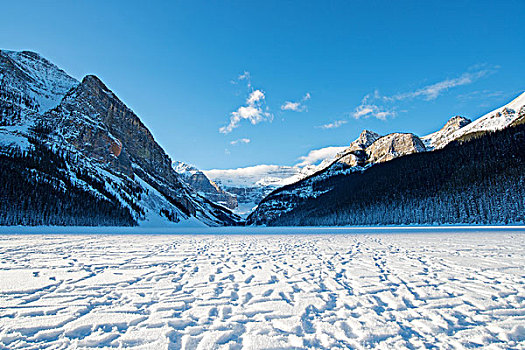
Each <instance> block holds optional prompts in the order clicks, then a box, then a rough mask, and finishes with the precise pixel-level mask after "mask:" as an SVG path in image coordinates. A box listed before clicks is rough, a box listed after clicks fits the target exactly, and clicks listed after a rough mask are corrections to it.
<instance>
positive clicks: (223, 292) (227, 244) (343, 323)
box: [0, 228, 525, 349]
mask: <svg viewBox="0 0 525 350" xmlns="http://www.w3.org/2000/svg"><path fill="white" fill-rule="evenodd" d="M67 230H68V228H61V229H54V228H46V229H45V230H44V231H45V232H47V233H51V232H67ZM81 230H82V229H81V228H76V229H71V232H77V233H78V232H81ZM84 230H85V231H84V232H91V233H93V232H98V233H102V232H108V233H109V232H112V229H107V228H106V229H103V228H98V229H94V230H87V229H84ZM104 230H105V231H104ZM140 230H145V229H140ZM0 232H4V233H5V232H11V233H13V232H25V233H29V232H38V229H31V228H21V229H19V230H18V231H17V229H16V228H4V229H2V230H1V231H0ZM117 232H120V233H123V232H128V233H130V232H142V233H144V232H146V231H136V230H135V231H134V230H132V229H128V230H127V231H126V230H125V229H121V230H120V231H117ZM149 232H162V231H161V230H156V231H155V230H153V229H152V230H151V231H149ZM180 232H181V233H201V234H198V235H193V234H192V235H190V234H178V235H174V234H172V235H146V234H139V235H133V234H125V235H102V234H89V235H78V234H69V235H63V234H61V235H56V234H41V235H32V234H22V235H12V234H7V235H5V234H4V235H1V236H0V348H9V349H21V348H42V347H50V348H76V347H78V348H98V347H131V348H151V349H168V348H170V349H171V348H173V349H178V348H183V349H214V348H215V349H237V348H244V349H265V348H266V349H268V348H271V349H276V348H324V349H334V348H358V349H359V348H370V347H371V348H376V347H381V348H392V349H397V348H432V347H434V348H462V347H477V346H489V345H490V346H491V348H494V349H497V348H502V349H503V348H520V347H524V346H525V328H524V325H525V278H524V277H525V276H524V274H525V271H524V265H525V234H524V233H525V230H524V229H523V228H504V229H486V228H471V229H460V228H445V229H431V228H428V229H399V228H397V229H396V228H392V229H389V228H385V229H344V228H343V229H328V228H325V229H308V228H305V229H301V228H293V229H278V228H271V229H268V230H267V231H265V229H263V228H257V229H251V228H236V229H228V230H221V229H212V230H206V229H199V228H194V229H190V228H188V229H186V230H185V231H180ZM206 233H214V234H211V235H210V234H206ZM254 233H256V234H254ZM261 233H271V234H261ZM275 233H282V234H275ZM301 233H302V234H301Z"/></svg>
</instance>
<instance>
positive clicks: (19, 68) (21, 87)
mask: <svg viewBox="0 0 525 350" xmlns="http://www.w3.org/2000/svg"><path fill="white" fill-rule="evenodd" d="M78 83H79V82H78V81H77V80H76V79H74V78H72V77H70V76H69V75H68V74H67V73H66V72H64V71H63V70H61V69H60V68H58V67H57V66H55V65H54V64H53V63H51V62H49V61H48V60H46V59H45V58H43V57H42V56H40V55H39V54H37V53H35V52H30V51H22V52H15V51H7V50H0V93H1V95H0V99H1V101H2V110H1V116H2V122H1V123H0V125H10V124H16V123H20V122H21V121H22V117H24V116H25V115H27V114H31V113H35V112H36V113H42V112H45V111H47V110H49V109H51V108H54V107H56V106H57V105H58V104H59V103H60V101H61V99H62V97H63V96H64V95H65V94H66V93H67V92H68V91H69V90H70V89H71V88H72V87H74V86H76V85H78ZM7 118H9V119H7Z"/></svg>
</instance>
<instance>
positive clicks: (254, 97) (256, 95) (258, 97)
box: [246, 90, 265, 106]
mask: <svg viewBox="0 0 525 350" xmlns="http://www.w3.org/2000/svg"><path fill="white" fill-rule="evenodd" d="M264 97H265V96H264V93H263V92H262V91H261V90H255V91H252V92H251V93H250V96H248V99H247V100H246V103H247V104H248V105H250V106H251V105H254V104H255V103H257V102H259V101H262V100H264Z"/></svg>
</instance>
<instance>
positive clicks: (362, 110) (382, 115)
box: [352, 103, 396, 120]
mask: <svg viewBox="0 0 525 350" xmlns="http://www.w3.org/2000/svg"><path fill="white" fill-rule="evenodd" d="M395 115H396V112H395V111H394V110H386V109H382V107H379V106H377V105H374V104H364V103H361V105H360V106H359V107H357V108H356V109H355V111H354V113H352V117H354V118H355V119H359V118H369V117H375V118H377V119H381V120H386V118H387V117H394V116H395Z"/></svg>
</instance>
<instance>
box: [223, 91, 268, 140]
mask: <svg viewBox="0 0 525 350" xmlns="http://www.w3.org/2000/svg"><path fill="white" fill-rule="evenodd" d="M264 102H265V95H264V92H262V91H261V90H254V91H252V92H251V93H250V95H249V96H248V98H247V99H246V106H241V107H239V108H238V109H237V110H236V111H235V112H232V113H231V115H230V123H229V124H228V125H226V126H223V127H221V128H220V129H219V132H220V133H222V134H229V133H230V132H232V131H233V129H235V128H237V127H238V126H239V123H240V122H241V121H242V120H248V121H249V122H250V123H251V124H252V125H255V124H258V123H260V122H262V121H267V120H270V121H271V120H272V115H271V114H270V113H269V112H268V108H264V107H265V106H264Z"/></svg>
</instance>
